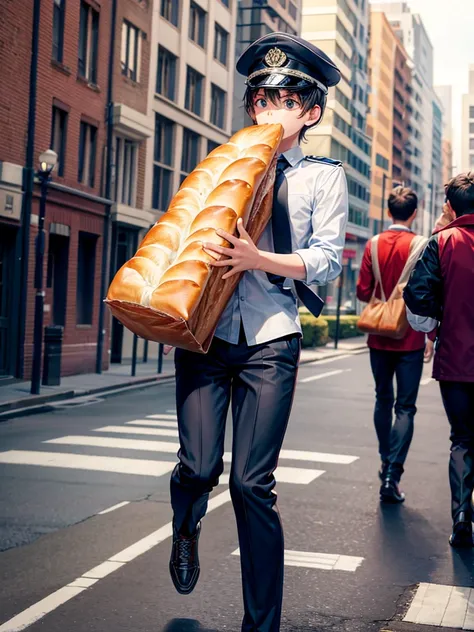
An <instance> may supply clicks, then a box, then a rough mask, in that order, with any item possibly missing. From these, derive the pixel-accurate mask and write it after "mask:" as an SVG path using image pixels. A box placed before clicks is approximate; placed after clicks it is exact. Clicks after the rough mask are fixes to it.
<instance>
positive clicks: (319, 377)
mask: <svg viewBox="0 0 474 632" xmlns="http://www.w3.org/2000/svg"><path fill="white" fill-rule="evenodd" d="M349 371H352V369H338V370H337V371H328V372H327V373H319V374H318V375H311V376H310V377H304V378H303V379H302V380H298V382H301V383H305V382H314V381H315V380H323V379H324V378H326V377H331V376H332V375H339V374H340V373H348V372H349Z"/></svg>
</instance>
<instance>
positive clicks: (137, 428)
mask: <svg viewBox="0 0 474 632" xmlns="http://www.w3.org/2000/svg"><path fill="white" fill-rule="evenodd" d="M178 436H179V433H178V424H177V417H176V412H175V411H174V410H167V411H166V412H163V413H157V414H153V415H147V416H146V417H144V418H143V419H142V418H139V419H132V420H130V421H127V422H125V423H124V424H122V425H108V426H100V427H98V428H93V429H91V431H90V432H89V433H87V434H86V433H84V434H80V435H64V436H61V437H56V438H53V439H48V440H46V441H43V442H42V444H41V449H38V450H7V451H4V452H0V463H3V464H9V465H23V466H30V467H45V468H58V469H60V468H64V469H68V470H71V469H72V470H78V471H81V470H82V471H90V472H109V473H115V474H122V475H133V476H149V477H161V476H164V475H166V474H169V473H170V472H171V471H172V470H173V468H174V467H175V464H176V454H177V452H178V450H179V443H178V441H177V440H176V439H177V438H178ZM67 448H69V449H72V450H71V451H63V450H67ZM74 448H85V449H86V452H85V453H77V451H74ZM87 448H92V449H101V450H104V451H106V454H104V455H97V454H89V453H88V452H87ZM118 452H120V455H119V456H118V455H117V453H118ZM140 453H147V454H146V457H143V458H140ZM124 454H125V455H124ZM152 454H157V455H159V458H158V459H153V458H151V455H152ZM172 457H174V458H172ZM223 459H224V463H225V464H226V470H225V472H224V474H223V475H222V476H221V477H220V480H219V485H227V484H228V483H229V473H228V472H229V467H228V464H230V463H231V461H232V454H231V452H225V453H224V455H223ZM357 459H358V457H357V456H351V455H347V454H330V453H324V452H311V451H308V450H288V449H283V450H282V451H281V454H280V465H279V467H278V468H277V470H276V471H275V478H276V480H277V482H278V483H287V484H292V485H309V484H310V483H312V482H313V481H315V480H316V479H318V478H319V477H320V476H322V475H323V474H325V473H326V470H323V469H319V468H317V467H315V466H314V464H318V465H320V464H338V465H350V464H351V463H354V462H355V461H356V460H357ZM285 461H292V462H299V463H302V464H303V463H304V465H305V466H304V467H300V466H296V465H286V464H285V465H282V464H281V463H282V462H285Z"/></svg>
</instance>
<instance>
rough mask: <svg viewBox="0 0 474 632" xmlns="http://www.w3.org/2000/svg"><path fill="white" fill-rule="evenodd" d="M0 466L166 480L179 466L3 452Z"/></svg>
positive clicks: (43, 453) (53, 454)
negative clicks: (85, 471) (108, 473)
mask: <svg viewBox="0 0 474 632" xmlns="http://www.w3.org/2000/svg"><path fill="white" fill-rule="evenodd" d="M0 463H9V464H13V465H36V466H39V467H57V468H65V469H74V470H87V471H95V472H113V473H115V474H134V475H136V476H163V475H164V474H168V473H169V472H171V470H173V468H174V467H175V465H176V463H174V462H171V461H149V460H147V459H126V458H122V457H114V456H91V455H87V454H74V453H65V452H39V451H38V452H34V451H33V450H9V451H8V452H0Z"/></svg>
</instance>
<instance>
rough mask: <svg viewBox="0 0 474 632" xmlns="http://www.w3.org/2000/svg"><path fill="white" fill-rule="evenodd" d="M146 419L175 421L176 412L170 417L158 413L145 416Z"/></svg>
mask: <svg viewBox="0 0 474 632" xmlns="http://www.w3.org/2000/svg"><path fill="white" fill-rule="evenodd" d="M168 412H169V411H168ZM146 418H147V419H164V420H166V419H168V420H169V421H176V412H174V413H173V414H172V415H170V414H167V413H158V414H157V415H147V416H146Z"/></svg>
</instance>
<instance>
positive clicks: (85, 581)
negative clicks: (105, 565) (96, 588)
mask: <svg viewBox="0 0 474 632" xmlns="http://www.w3.org/2000/svg"><path fill="white" fill-rule="evenodd" d="M98 581H99V580H98V579H92V577H78V578H77V579H75V580H74V581H73V582H71V583H70V584H68V587H69V586H71V587H72V588H90V587H91V586H93V585H94V584H96V583H97V582H98Z"/></svg>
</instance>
